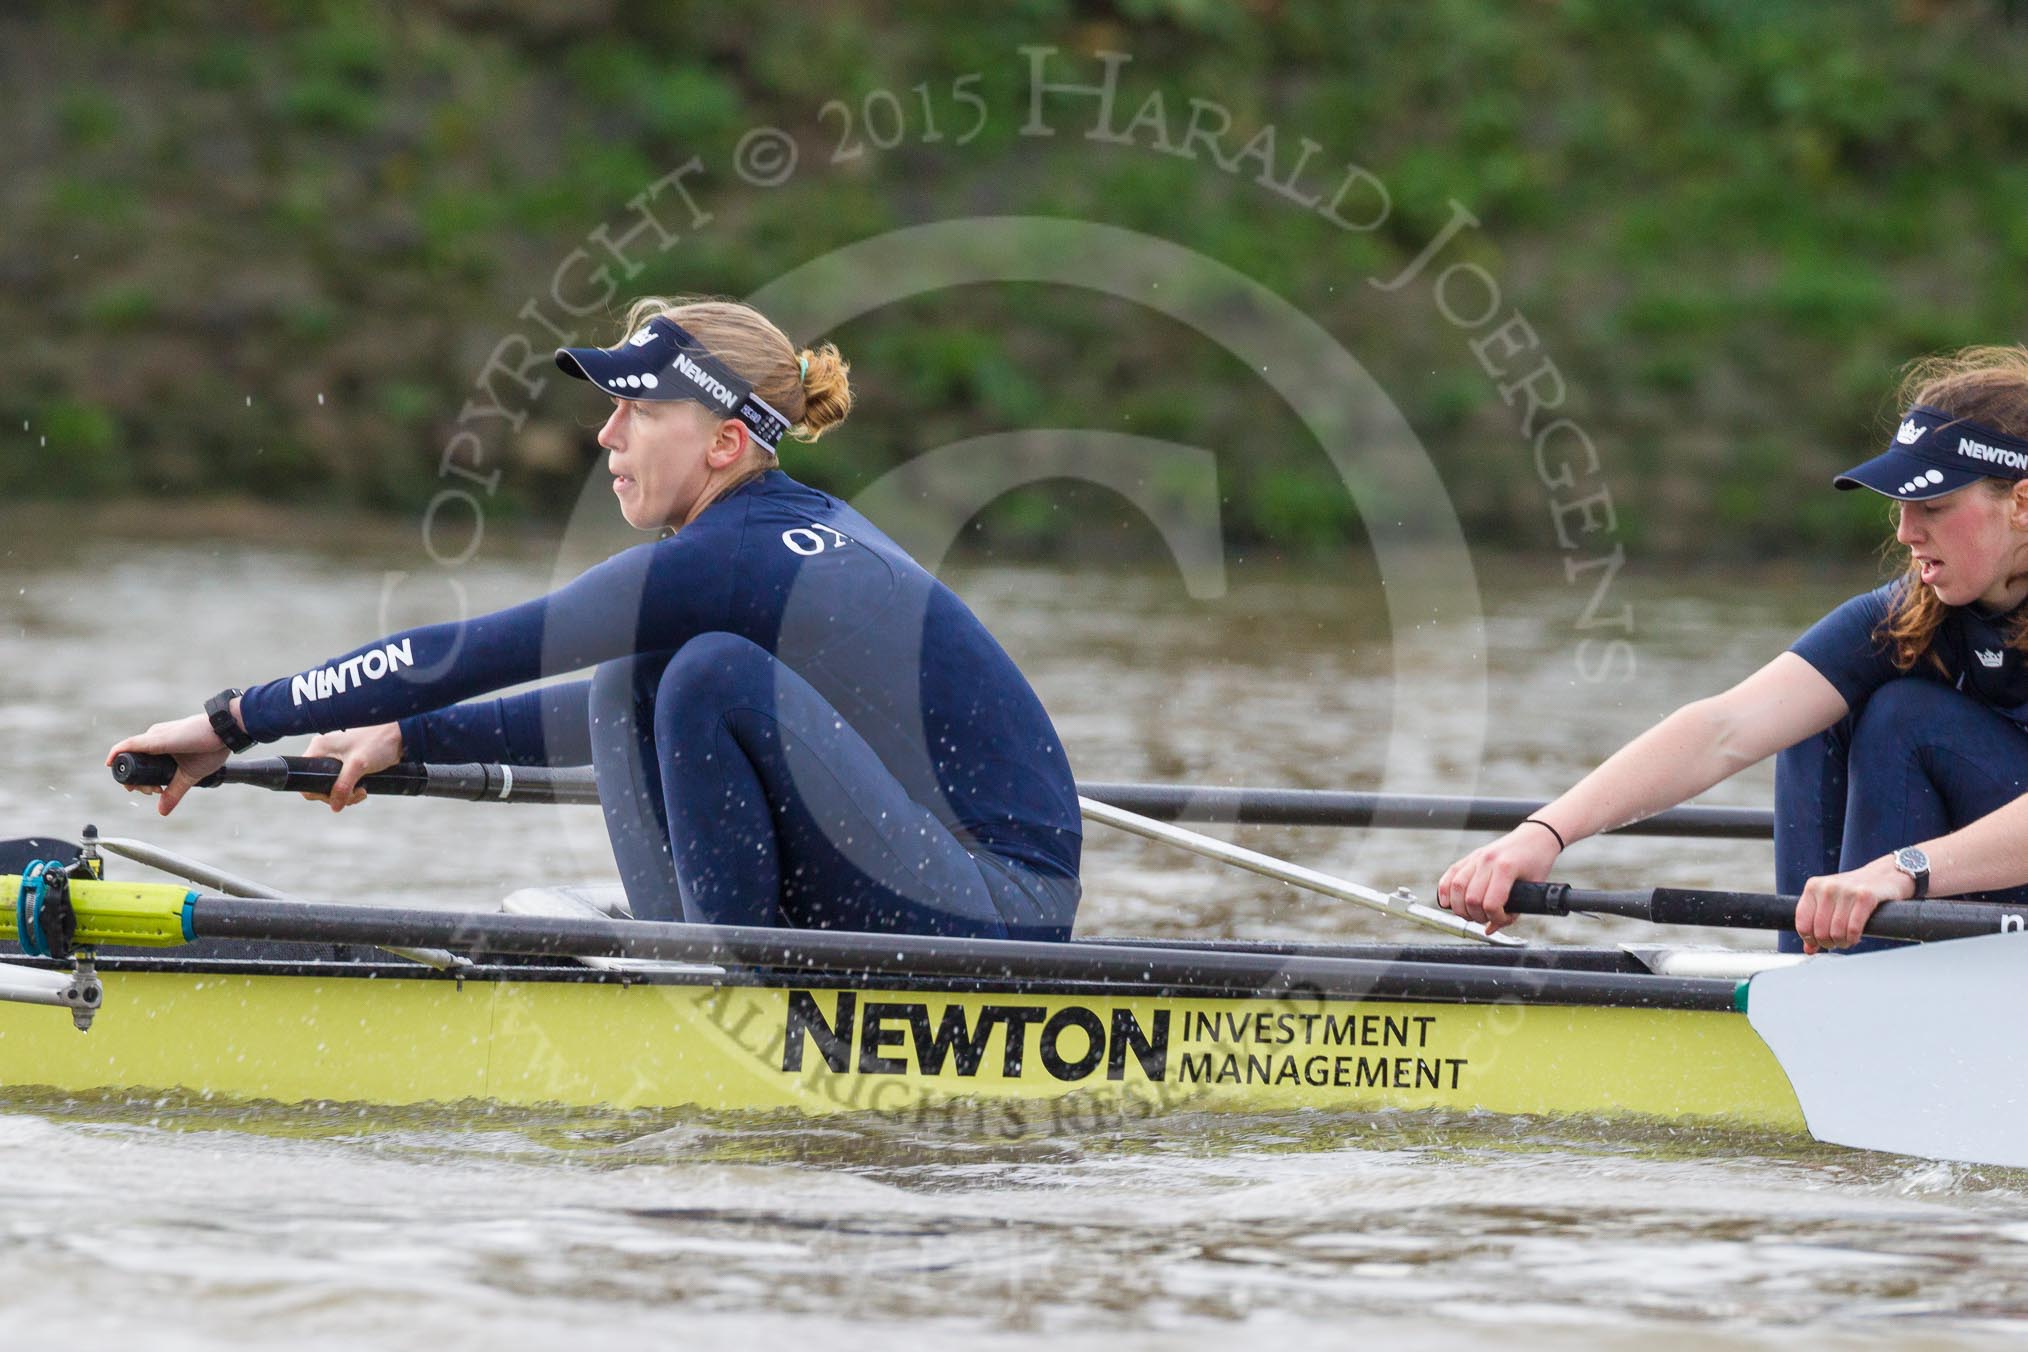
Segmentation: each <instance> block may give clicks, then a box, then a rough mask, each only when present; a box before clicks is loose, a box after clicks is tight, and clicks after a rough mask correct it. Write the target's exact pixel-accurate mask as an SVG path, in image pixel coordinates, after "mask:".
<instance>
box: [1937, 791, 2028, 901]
mask: <svg viewBox="0 0 2028 1352" xmlns="http://www.w3.org/2000/svg"><path fill="white" fill-rule="evenodd" d="M1907 843H1908V844H1911V845H1917V846H1920V847H1921V849H1922V852H1923V853H1924V854H1926V855H1928V856H1929V895H1931V896H1933V897H1964V896H1983V895H1985V894H1988V893H1992V892H1999V891H2004V890H2005V889H2007V888H2010V887H2019V886H2020V885H2021V884H2022V883H2024V882H2028V796H2024V797H2021V798H2016V799H2015V800H2014V801H2013V802H2011V803H2008V804H2007V805H2006V806H2004V807H2001V808H1996V809H1995V810H1993V811H1992V812H1989V813H1987V814H1986V815H1985V816H1983V817H1981V818H1979V819H1978V820H1977V821H1975V822H1973V823H1972V824H1971V825H1969V826H1966V827H1964V828H1962V829H1960V830H1957V831H1953V832H1951V833H1950V834H1949V835H1947V836H1938V837H1936V838H1935V839H1934V840H1923V841H1909V842H1907Z"/></svg>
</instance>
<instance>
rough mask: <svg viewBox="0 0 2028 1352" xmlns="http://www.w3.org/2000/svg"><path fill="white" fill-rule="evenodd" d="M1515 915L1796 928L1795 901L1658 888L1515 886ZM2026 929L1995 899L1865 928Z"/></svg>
mask: <svg viewBox="0 0 2028 1352" xmlns="http://www.w3.org/2000/svg"><path fill="white" fill-rule="evenodd" d="M1507 910H1508V912H1509V913H1510V914H1513V915H1569V914H1570V913H1571V912H1572V911H1584V912H1588V913H1589V914H1592V915H1621V916H1628V917H1631V918H1633V919H1635V920H1648V921H1652V922H1653V923H1655V924H1657V925H1704V926H1715V927H1720V928H1727V929H1768V930H1786V929H1794V928H1795V926H1796V898H1794V897H1782V896H1775V895H1772V894H1770V893H1765V892H1718V891H1706V890H1702V889H1698V888H1689V887H1657V888H1652V889H1650V890H1648V891H1643V892H1600V891H1590V890H1587V889H1584V888H1576V887H1572V886H1570V885H1569V884H1568V883H1515V884H1514V886H1513V888H1512V890H1510V891H1509V892H1508V894H1507ZM2008 930H2028V907H2023V906H2016V905H2011V904H2008V903H2003V902H1995V901H1889V902H1884V903H1882V904H1881V906H1880V907H1879V909H1877V910H1875V911H1874V912H1873V917H1872V919H1871V920H1869V921H1868V922H1867V925H1866V933H1867V934H1868V935H1870V936H1872V937H1875V938H1880V939H1968V938H1973V937H1975V936H1977V935H1981V934H2000V933H2004V932H2005V931H2008Z"/></svg>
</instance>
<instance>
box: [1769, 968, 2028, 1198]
mask: <svg viewBox="0 0 2028 1352" xmlns="http://www.w3.org/2000/svg"><path fill="white" fill-rule="evenodd" d="M2024 972H2028V935H2022V934H1991V935H1986V936H1984V937H1983V938H1977V939H1951V940H1948V941H1945V942H1940V943H1929V944H1920V945H1915V946H1912V947H1908V948H1898V949H1893V950H1890V951H1884V952H1877V953H1864V954H1860V955H1857V956H1854V957H1821V958H1813V959H1811V960H1810V961H1808V962H1805V963H1803V964H1801V965H1800V966H1796V967H1791V968H1788V969H1786V970H1783V971H1778V972H1764V973H1762V974H1761V975H1759V976H1757V977H1755V978H1753V981H1752V982H1751V984H1749V985H1748V987H1747V990H1746V1015H1747V1019H1748V1020H1749V1021H1750V1022H1751V1023H1752V1024H1753V1027H1754V1031H1755V1032H1757V1033H1759V1034H1760V1036H1761V1038H1762V1040H1763V1041H1765V1042H1766V1043H1767V1045H1768V1046H1769V1047H1770V1048H1771V1049H1772V1050H1773V1052H1774V1054H1775V1059H1776V1060H1777V1061H1779V1062H1781V1067H1782V1069H1783V1070H1784V1071H1785V1072H1787V1074H1788V1077H1789V1083H1790V1084H1791V1085H1793V1086H1794V1088H1795V1091H1796V1099H1797V1101H1798V1102H1799V1103H1800V1104H1801V1105H1802V1109H1803V1120H1804V1121H1805V1122H1807V1123H1808V1124H1809V1128H1810V1134H1811V1135H1813V1136H1815V1137H1816V1138H1817V1139H1818V1140H1820V1141H1830V1142H1832V1143H1834V1144H1837V1145H1849V1146H1857V1147H1859V1148H1860V1149H1862V1150H1888V1151H1893V1152H1894V1153H1896V1154H1902V1155H1920V1156H1923V1157H1924V1158H1927V1159H1940V1160H1963V1161H1966V1162H1968V1163H1972V1164H1992V1165H2004V1166H2006V1167H2009V1168H2017V1169H2018V1168H2028V1058H2024V1057H2023V1056H2022V1055H2021V1049H2020V1039H2021V1029H2022V1028H2023V1027H2024V1026H2028V981H2024V980H2023V976H2024Z"/></svg>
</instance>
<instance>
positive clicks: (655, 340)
mask: <svg viewBox="0 0 2028 1352" xmlns="http://www.w3.org/2000/svg"><path fill="white" fill-rule="evenodd" d="M556 364H557V365H558V366H559V367H561V368H562V369H563V373H564V374H565V375H570V376H576V377H577V378H578V379H579V380H588V381H590V382H591V383H592V384H594V385H596V386H598V387H599V388H600V389H602V390H604V391H606V392H607V393H608V394H611V395H613V396H615V397H616V398H620V399H640V400H646V401H654V402H658V403H669V402H675V401H678V400H684V399H689V400H694V401H695V402H697V403H700V404H702V405H704V406H705V407H706V408H708V409H712V410H713V411H715V412H716V413H718V414H719V416H721V417H725V418H737V419H739V420H740V421H741V422H743V423H745V424H746V428H747V430H748V431H749V432H751V433H753V439H754V440H755V441H758V442H759V443H760V444H761V445H763V446H765V447H767V448H768V449H769V450H770V451H772V450H774V449H775V447H776V446H777V445H779V444H780V443H781V439H782V436H783V434H785V433H786V432H787V431H788V430H789V420H788V419H787V418H784V417H783V416H782V415H781V414H780V413H778V412H776V411H775V409H774V408H773V406H772V405H770V404H769V403H768V402H767V400H765V399H763V398H761V397H760V396H759V395H757V394H755V393H754V392H753V385H752V383H751V382H749V381H747V380H744V379H742V378H741V377H740V376H738V375H737V374H735V373H734V372H733V370H732V368H731V367H729V366H727V365H726V364H725V363H724V362H722V361H720V360H719V359H718V358H717V357H715V356H713V355H712V353H711V349H710V348H708V347H706V346H705V345H704V344H703V343H700V342H698V341H697V339H696V338H694V337H692V336H691V335H690V334H689V333H688V332H686V331H685V330H684V328H683V327H682V326H681V325H680V324H678V323H677V322H676V321H675V320H673V319H671V318H669V317H668V316H667V315H657V316H655V317H654V318H653V319H651V320H649V321H648V322H647V323H646V324H644V325H642V326H641V328H640V329H639V330H638V331H637V332H636V333H635V334H634V335H633V336H632V337H631V338H628V339H627V340H626V341H625V342H623V343H616V344H614V345H613V346H612V347H560V348H558V349H556Z"/></svg>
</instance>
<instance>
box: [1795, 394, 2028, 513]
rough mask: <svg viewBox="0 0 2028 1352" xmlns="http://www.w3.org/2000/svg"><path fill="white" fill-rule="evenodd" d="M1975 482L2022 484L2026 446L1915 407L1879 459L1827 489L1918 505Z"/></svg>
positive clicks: (2027, 469) (2027, 473) (2026, 473)
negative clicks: (1859, 490) (1853, 490)
mask: <svg viewBox="0 0 2028 1352" xmlns="http://www.w3.org/2000/svg"><path fill="white" fill-rule="evenodd" d="M1980 479H2028V441H2022V440H2020V439H2019V438H2017V437H2010V436H2004V435H2002V434H2001V433H1999V432H1995V431H1993V430H1992V429H1991V428H1989V427H1982V426H1980V425H1979V424H1978V423H1975V422H1967V421H1965V420H1964V419H1963V418H1957V417H1953V416H1952V415H1951V414H1948V413H1945V412H1944V411H1943V410H1942V409H1936V408H1930V407H1928V406H1927V405H1923V404H1917V405H1916V406H1915V407H1914V408H1912V409H1910V410H1909V411H1908V413H1907V414H1906V415H1905V416H1904V417H1903V418H1902V420H1901V426H1900V428H1899V429H1897V430H1896V432H1895V434H1894V440H1893V442H1891V443H1890V444H1889V445H1888V447H1887V450H1886V452H1885V453H1884V454H1882V455H1876V456H1874V457H1873V458H1872V459H1871V460H1868V461H1867V462H1866V463H1865V464H1863V465H1858V466H1855V467H1854V468H1852V469H1848V470H1846V471H1845V472H1844V473H1843V474H1840V475H1839V476H1838V477H1837V478H1835V479H1833V480H1831V484H1832V486H1833V487H1835V488H1870V489H1872V490H1873V491H1874V492H1876V493H1879V494H1882V495H1883V496H1885V497H1890V498H1893V499H1895V500H1896V501H1898V502H1921V501H1922V500H1923V499H1925V498H1940V497H1942V496H1943V495H1944V494H1946V493H1955V492H1957V491H1958V490H1959V489H1960V488H1963V487H1964V486H1965V485H1967V484H1972V483H1977V482H1978V481H1979V480H1980Z"/></svg>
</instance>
